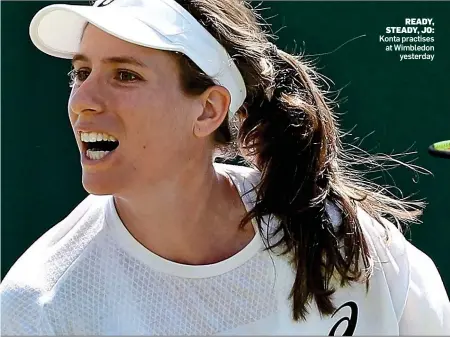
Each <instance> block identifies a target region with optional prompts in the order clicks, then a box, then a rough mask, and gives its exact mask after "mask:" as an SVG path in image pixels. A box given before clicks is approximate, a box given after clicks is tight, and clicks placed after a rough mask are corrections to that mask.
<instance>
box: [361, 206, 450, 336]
mask: <svg viewBox="0 0 450 337" xmlns="http://www.w3.org/2000/svg"><path fill="white" fill-rule="evenodd" d="M358 218H359V220H360V225H361V227H362V229H363V231H364V232H365V233H366V237H367V238H368V241H369V245H370V246H371V247H372V251H373V252H374V254H373V256H374V261H373V262H374V268H375V270H378V271H382V273H383V275H384V278H385V280H386V284H387V286H388V288H389V293H390V296H391V300H392V304H393V306H394V309H395V312H396V314H397V319H398V321H399V327H400V330H401V331H400V332H401V334H436V333H437V334H442V333H444V334H448V333H450V302H449V299H448V295H447V292H446V290H445V288H444V285H443V282H442V278H441V276H440V274H439V271H438V269H437V268H436V265H435V264H434V262H433V260H432V259H431V258H430V257H429V256H427V255H426V254H425V253H424V252H422V251H421V250H419V249H418V248H417V247H415V246H414V245H413V244H411V243H410V242H409V241H408V240H407V239H406V238H405V237H404V235H403V233H402V232H401V231H400V230H399V229H398V228H397V227H396V226H395V225H394V224H393V223H391V222H389V221H387V220H385V219H381V220H380V221H377V220H375V219H374V218H372V217H370V216H369V215H368V214H367V213H366V212H364V211H362V210H359V214H358Z"/></svg>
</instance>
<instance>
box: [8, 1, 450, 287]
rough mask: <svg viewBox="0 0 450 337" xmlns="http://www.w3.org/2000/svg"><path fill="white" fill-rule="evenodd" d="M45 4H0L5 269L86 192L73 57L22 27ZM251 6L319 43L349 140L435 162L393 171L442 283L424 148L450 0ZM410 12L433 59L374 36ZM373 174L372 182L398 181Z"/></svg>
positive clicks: (440, 227) (292, 39)
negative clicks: (418, 212)
mask: <svg viewBox="0 0 450 337" xmlns="http://www.w3.org/2000/svg"><path fill="white" fill-rule="evenodd" d="M71 3H73V2H71ZM47 4H50V2H38V1H30V2H27V1H11V2H3V1H2V3H1V25H2V26H1V28H2V29H1V34H2V35H1V47H2V54H1V62H2V64H1V66H2V71H1V76H2V78H1V79H2V102H1V103H2V121H1V123H2V153H1V155H2V213H1V216H2V218H1V221H2V231H1V234H2V235H1V239H2V245H1V250H2V251H1V253H2V255H1V262H2V265H1V276H2V277H3V276H4V275H5V274H6V272H7V271H8V270H9V268H10V267H11V266H12V264H13V263H14V262H15V261H16V259H17V258H18V257H19V256H20V255H21V254H22V253H23V252H24V251H25V250H26V249H27V247H29V246H30V245H31V244H32V243H33V242H34V241H35V240H36V239H37V238H38V237H39V236H40V235H41V234H43V233H44V232H45V231H46V230H47V229H49V228H50V227H51V226H52V225H54V224H56V223H57V222H59V221H60V220H61V219H63V218H64V217H65V216H66V215H67V214H68V213H69V212H70V211H71V210H72V209H73V208H74V207H75V205H76V204H78V203H79V202H80V201H81V200H82V199H83V198H84V197H85V195H86V192H85V191H84V190H83V188H82V186H81V179H80V178H81V169H80V165H79V154H78V150H77V148H76V144H75V141H74V139H73V135H72V131H71V128H70V125H69V121H68V118H67V109H66V106H67V97H68V94H69V87H68V84H67V83H68V77H67V76H66V74H67V73H68V72H69V70H70V63H69V61H67V60H60V59H55V58H52V57H49V56H47V55H45V54H44V53H42V52H40V51H38V50H37V49H35V47H34V46H33V45H32V43H31V41H30V39H29V36H28V25H29V22H30V20H31V18H32V16H33V15H34V14H35V13H36V11H38V10H39V9H40V8H42V7H43V6H45V5H47ZM253 4H254V5H255V6H256V5H258V3H256V2H254V3H253ZM258 8H260V10H261V14H263V16H264V17H265V18H267V19H268V22H269V23H270V24H271V25H272V30H273V31H274V32H276V33H277V35H278V36H279V40H278V41H277V44H278V46H279V47H281V48H283V49H285V50H287V51H293V50H295V51H297V52H298V51H300V50H303V51H304V52H305V53H306V55H317V54H322V55H321V56H318V61H319V63H318V66H319V68H320V70H321V72H322V73H323V74H324V75H326V76H327V77H329V78H331V79H332V80H333V81H334V83H335V85H334V87H332V89H334V90H339V89H342V91H341V94H340V96H339V99H340V102H341V104H340V107H339V109H338V111H339V112H340V113H341V119H342V125H343V127H344V129H346V130H350V129H352V128H354V127H355V126H356V127H355V128H354V129H353V131H352V132H351V135H349V136H348V137H347V138H346V140H347V141H348V142H352V143H354V142H355V141H356V143H357V144H358V143H359V141H361V140H362V139H364V138H365V137H366V136H368V135H369V134H370V135H369V136H368V137H366V138H365V139H364V141H363V142H362V143H361V144H360V145H361V147H362V148H363V149H366V150H369V151H370V152H372V153H374V152H385V153H393V152H397V153H398V152H404V151H407V150H409V149H410V150H413V151H417V152H418V153H417V155H414V156H412V157H411V158H417V161H416V162H415V164H416V165H420V166H423V167H424V168H426V169H428V170H430V171H431V172H432V173H433V175H429V176H420V177H417V175H416V174H414V173H413V172H411V171H409V170H407V169H404V168H399V169H396V170H393V171H391V172H390V174H391V175H392V177H393V180H394V182H395V184H396V186H397V187H398V188H400V189H401V190H402V191H403V192H404V194H405V195H409V194H412V193H415V194H416V197H417V198H426V200H427V202H428V203H429V205H428V207H427V209H426V211H425V214H424V216H423V224H420V225H414V226H413V228H412V231H411V234H410V235H409V237H410V239H411V240H412V242H413V243H414V244H415V245H416V246H417V247H419V248H420V249H422V250H423V251H424V252H426V253H427V254H428V255H429V256H430V257H431V258H432V259H433V260H434V261H435V263H436V265H437V266H438V268H439V270H440V272H441V275H442V277H443V279H444V282H445V284H446V286H447V289H449V287H450V262H449V259H448V256H449V245H448V237H449V235H450V228H449V226H448V225H449V224H450V223H449V222H450V221H449V220H448V214H449V213H448V209H449V202H448V200H450V175H449V173H450V160H444V159H436V158H433V157H430V156H429V155H428V154H427V151H426V149H427V147H428V146H429V145H430V144H431V143H433V142H435V141H439V140H445V139H450V100H449V99H448V94H449V89H450V85H449V84H448V74H449V73H450V40H449V38H448V37H449V36H450V20H449V19H448V13H450V2H407V1H401V2H353V1H352V2H303V1H295V2H285V1H276V2H270V1H265V2H261V3H259V5H258ZM264 8H265V9H264ZM269 8H270V9H269ZM263 9H264V10H263ZM407 17H418V18H433V19H434V22H435V26H434V28H435V34H434V37H435V43H434V46H435V58H434V61H432V62H430V61H423V60H415V61H404V62H400V61H399V57H398V55H397V54H395V53H393V52H391V53H390V52H386V51H385V50H384V49H385V45H384V44H382V43H380V42H379V41H378V37H379V35H380V34H383V32H384V30H385V27H386V26H402V25H403V23H404V19H405V18H407ZM359 36H361V37H360V38H357V39H354V38H356V37H359ZM352 39H354V40H353V41H350V40H352ZM347 41H350V42H348V43H347V44H345V45H344V46H342V47H341V48H339V49H337V50H336V51H334V52H332V51H333V50H335V49H336V48H337V47H338V46H340V45H342V44H343V43H345V42H347ZM296 46H297V47H296ZM330 52H332V53H330ZM378 175H379V176H380V177H381V180H379V182H381V183H383V182H385V183H391V184H392V183H393V182H392V180H390V179H389V177H388V175H387V174H381V173H380V174H378Z"/></svg>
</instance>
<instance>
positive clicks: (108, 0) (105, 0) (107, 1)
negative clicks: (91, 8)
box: [95, 0, 114, 7]
mask: <svg viewBox="0 0 450 337" xmlns="http://www.w3.org/2000/svg"><path fill="white" fill-rule="evenodd" d="M113 1H114V0H101V1H99V2H98V3H97V4H96V5H95V7H104V6H108V5H109V4H111V2H113Z"/></svg>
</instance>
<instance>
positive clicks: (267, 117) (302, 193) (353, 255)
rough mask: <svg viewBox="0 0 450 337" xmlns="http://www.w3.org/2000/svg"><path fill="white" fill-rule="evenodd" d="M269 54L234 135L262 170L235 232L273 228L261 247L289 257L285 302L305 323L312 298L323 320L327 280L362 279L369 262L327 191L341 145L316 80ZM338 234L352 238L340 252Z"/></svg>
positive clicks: (351, 219) (349, 217)
mask: <svg viewBox="0 0 450 337" xmlns="http://www.w3.org/2000/svg"><path fill="white" fill-rule="evenodd" d="M275 48H276V47H275ZM269 50H270V51H271V53H270V58H271V59H272V62H273V64H274V77H273V83H272V84H271V85H270V86H269V87H268V88H266V90H261V92H260V95H259V96H258V97H256V98H255V99H254V102H253V103H252V104H251V105H249V106H248V107H247V117H246V119H245V120H244V121H243V123H242V125H241V128H240V132H239V141H240V143H241V147H242V148H243V150H244V151H245V152H246V153H249V154H251V155H252V156H255V158H256V166H257V168H258V169H259V170H260V171H261V182H260V185H259V186H257V189H256V190H257V200H256V205H255V207H254V209H253V210H252V211H251V212H249V214H248V215H247V217H246V218H245V219H243V221H242V225H243V224H245V223H247V222H248V221H249V219H252V218H255V219H256V220H257V222H258V223H259V224H261V223H262V218H263V217H264V216H265V215H273V216H275V217H276V218H277V220H278V221H279V225H278V228H276V230H275V233H273V234H274V235H275V234H278V233H280V232H281V233H282V236H281V239H280V240H279V241H278V242H274V243H270V242H269V243H268V247H267V248H268V249H272V248H275V247H279V246H283V247H284V250H283V254H286V253H290V254H291V256H292V263H293V266H294V267H295V269H296V277H295V282H294V285H293V288H292V291H291V298H292V299H293V318H294V319H295V320H298V319H300V318H301V319H305V317H306V315H307V313H308V311H307V304H308V302H309V301H310V300H311V299H314V300H315V302H316V303H317V306H318V309H319V311H320V312H321V313H322V314H325V315H327V314H332V313H333V311H334V309H335V307H334V305H333V303H332V300H331V295H332V294H333V292H334V289H332V288H331V286H330V281H331V279H332V276H333V275H334V274H335V272H337V273H338V274H339V276H340V279H341V283H342V285H344V284H346V283H348V282H350V281H354V280H357V279H358V278H360V277H361V276H362V273H361V269H360V265H359V264H358V262H359V261H360V260H361V259H362V261H363V265H364V267H365V268H364V269H368V268H369V265H370V263H369V258H368V248H367V245H366V243H365V241H364V238H363V235H362V231H361V228H360V227H359V226H357V220H356V210H355V209H354V207H352V205H351V204H350V202H349V201H348V200H346V199H345V198H342V196H340V195H339V194H337V193H336V192H337V191H336V189H334V188H333V184H336V183H337V181H336V180H337V179H338V177H337V176H336V173H335V167H336V165H337V155H338V153H339V147H340V144H339V137H338V135H337V134H336V130H337V127H336V122H335V120H334V119H333V115H332V113H331V111H330V108H329V107H328V105H327V104H326V102H325V99H324V97H323V94H322V93H321V91H320V88H319V87H318V86H317V85H316V83H314V81H313V80H312V79H313V78H314V77H317V75H316V74H315V73H314V71H313V70H312V69H310V68H309V67H307V66H306V62H302V61H301V60H300V59H297V58H295V57H294V56H292V55H289V54H287V53H285V52H283V51H281V50H274V47H270V48H269ZM327 199H331V201H333V202H335V204H336V205H340V206H341V207H342V206H343V207H344V215H345V216H344V217H343V221H342V223H341V224H340V226H336V225H337V224H333V223H332V221H331V219H330V216H329V214H328V212H327V208H326V202H327ZM260 226H261V225H260ZM260 229H261V228H260ZM344 233H353V235H352V236H351V237H350V238H344V241H347V242H346V244H345V245H344V246H343V252H342V251H341V250H340V249H341V248H340V247H341V245H340V244H339V240H342V239H343V236H344Z"/></svg>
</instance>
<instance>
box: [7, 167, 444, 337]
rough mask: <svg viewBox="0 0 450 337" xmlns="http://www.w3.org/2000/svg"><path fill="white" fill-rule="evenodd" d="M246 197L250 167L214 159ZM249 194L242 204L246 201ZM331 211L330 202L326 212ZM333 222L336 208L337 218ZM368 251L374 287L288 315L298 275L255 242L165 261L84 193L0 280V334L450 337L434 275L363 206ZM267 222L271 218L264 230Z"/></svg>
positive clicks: (102, 202)
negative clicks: (217, 257) (202, 260)
mask: <svg viewBox="0 0 450 337" xmlns="http://www.w3.org/2000/svg"><path fill="white" fill-rule="evenodd" d="M216 168H217V169H220V170H223V171H224V172H226V173H228V174H229V175H230V177H231V178H232V179H233V181H234V182H235V184H236V187H237V188H238V190H239V192H240V193H241V195H243V194H244V193H245V192H246V191H247V190H248V189H249V188H250V186H251V185H252V184H256V183H257V181H258V179H259V175H258V172H256V171H254V170H251V169H248V168H243V167H237V166H230V165H222V164H217V165H216ZM253 198H254V195H253V194H247V195H246V196H244V197H243V201H244V203H245V204H246V206H247V207H251V205H252V202H253V200H254V199H253ZM332 211H333V210H332V209H330V212H332ZM335 216H336V217H337V216H338V214H335ZM360 220H361V224H362V226H363V229H364V231H365V233H366V234H367V238H368V239H369V243H370V247H371V249H372V251H373V253H374V257H375V274H374V276H373V278H372V280H371V285H370V290H369V292H368V293H366V289H365V285H364V284H354V285H352V286H351V287H348V288H344V289H339V290H338V291H337V292H336V294H335V296H334V301H335V304H336V305H337V307H338V308H339V307H341V306H342V308H341V309H340V310H337V312H336V313H335V315H333V317H321V316H320V315H319V314H318V311H317V309H316V308H315V306H314V305H313V304H312V305H311V309H310V314H309V315H308V319H307V321H306V322H293V321H292V319H291V302H290V300H289V292H290V290H291V286H292V283H293V280H294V272H293V270H292V269H291V267H290V265H289V263H288V262H287V260H286V258H285V257H280V256H277V255H276V254H275V253H269V252H267V251H264V249H263V248H264V245H263V243H262V240H261V237H260V236H259V235H256V236H255V238H254V239H253V240H252V241H251V243H250V244H249V245H248V246H246V247H245V248H244V249H243V250H242V251H241V252H239V253H237V254H236V255H235V256H233V257H231V258H230V259H227V260H225V261H222V262H220V263H217V264H214V265H208V266H186V265H180V264H177V263H173V262H170V261H167V260H165V259H162V258H161V257H159V256H157V255H155V254H153V253H151V252H149V251H148V250H147V249H145V248H144V247H143V246H142V245H140V244H139V243H138V242H137V241H136V240H135V239H134V238H133V237H132V236H131V235H130V234H129V232H128V231H127V230H126V228H125V227H124V226H123V224H122V223H121V221H120V219H119V217H118V216H117V213H116V211H115V208H114V203H113V202H112V197H110V196H102V197H99V196H89V197H88V198H87V199H85V200H84V201H83V202H82V203H81V204H80V205H79V206H78V207H77V208H76V209H75V210H74V211H73V212H72V213H71V214H70V215H69V216H68V217H67V218H66V219H64V220H63V221H62V222H61V223H59V224H58V225H56V226H54V227H53V228H52V229H51V230H50V231H48V232H47V233H45V234H44V235H43V236H42V237H41V238H40V239H39V240H37V241H36V242H35V243H34V244H33V245H32V246H31V247H30V248H29V249H28V250H27V252H26V253H25V254H23V256H22V257H21V258H20V259H19V260H18V261H17V262H16V264H15V265H14V266H13V267H12V268H11V270H10V271H9V273H8V274H7V276H6V277H5V279H4V280H3V282H2V284H1V286H0V294H1V314H2V316H1V328H2V331H1V333H2V335H86V334H87V335H188V334H189V335H212V334H219V335H250V334H251V335H331V334H334V335H344V334H345V335H369V334H372V335H399V334H414V333H417V334H419V333H420V334H441V335H450V327H449V322H450V317H449V315H450V306H449V301H448V296H447V294H446V293H445V290H444V288H443V285H442V281H441V279H440V276H439V274H438V272H437V270H436V268H435V266H434V264H433V263H432V261H431V260H429V259H428V258H427V257H426V256H425V255H424V254H423V253H422V252H420V251H418V250H417V249H416V248H414V247H413V246H411V245H410V244H409V243H407V242H406V240H405V239H404V238H403V236H402V235H401V234H400V233H399V232H398V231H397V230H396V229H395V227H393V225H391V224H389V223H386V224H387V226H388V227H389V228H391V241H390V244H389V246H386V243H385V241H384V239H383V234H384V232H383V228H382V227H381V225H380V224H379V223H377V222H375V221H374V220H373V219H371V218H370V217H369V216H368V215H367V214H365V213H364V212H361V214H360ZM273 225H274V224H273V223H271V224H270V226H273Z"/></svg>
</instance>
